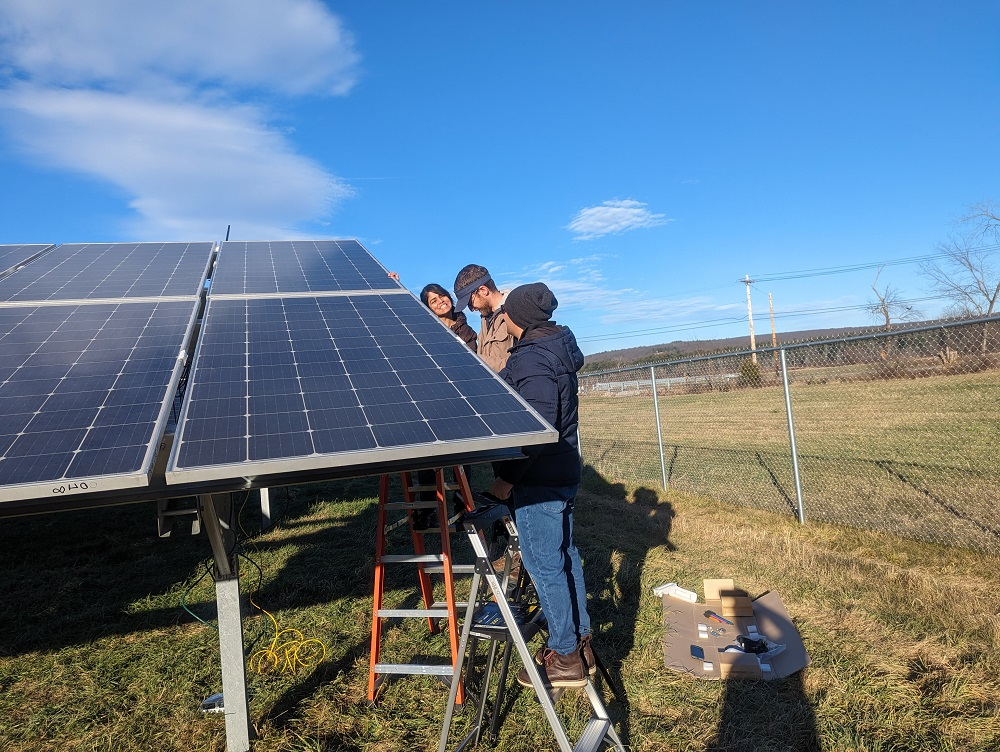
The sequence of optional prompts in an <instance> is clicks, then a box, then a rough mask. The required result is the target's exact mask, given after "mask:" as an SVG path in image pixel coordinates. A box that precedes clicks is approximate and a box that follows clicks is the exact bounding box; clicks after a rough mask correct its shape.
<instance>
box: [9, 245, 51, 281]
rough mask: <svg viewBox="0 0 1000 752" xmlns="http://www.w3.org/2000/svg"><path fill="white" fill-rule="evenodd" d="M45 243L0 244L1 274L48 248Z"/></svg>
mask: <svg viewBox="0 0 1000 752" xmlns="http://www.w3.org/2000/svg"><path fill="white" fill-rule="evenodd" d="M51 247H52V246H50V245H45V244H26V243H22V244H20V245H0V275H3V274H7V273H8V272H10V271H12V270H13V269H14V267H16V266H17V265H18V264H23V263H24V262H25V261H27V260H28V259H30V258H32V257H33V256H37V255H38V254H39V253H41V252H42V251H44V250H45V249H46V248H51Z"/></svg>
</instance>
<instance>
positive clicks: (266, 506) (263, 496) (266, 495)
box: [260, 488, 271, 530]
mask: <svg viewBox="0 0 1000 752" xmlns="http://www.w3.org/2000/svg"><path fill="white" fill-rule="evenodd" d="M269 527H271V492H270V489H267V488H262V489H260V529H261V530H267V529H268V528H269Z"/></svg>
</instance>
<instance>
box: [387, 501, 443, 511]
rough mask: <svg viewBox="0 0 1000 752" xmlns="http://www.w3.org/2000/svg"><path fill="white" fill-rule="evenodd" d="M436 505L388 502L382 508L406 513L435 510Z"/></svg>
mask: <svg viewBox="0 0 1000 752" xmlns="http://www.w3.org/2000/svg"><path fill="white" fill-rule="evenodd" d="M437 505H438V503H437V502H436V501H413V502H405V501H390V502H388V503H386V504H384V505H383V506H384V507H385V508H386V509H391V510H400V511H403V512H405V511H407V510H410V509H437Z"/></svg>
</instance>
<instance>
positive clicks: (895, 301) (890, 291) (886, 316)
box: [866, 266, 923, 331]
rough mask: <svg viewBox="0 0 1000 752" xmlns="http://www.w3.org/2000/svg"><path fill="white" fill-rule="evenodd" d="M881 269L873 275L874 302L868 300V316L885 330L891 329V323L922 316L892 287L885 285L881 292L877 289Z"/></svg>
mask: <svg viewBox="0 0 1000 752" xmlns="http://www.w3.org/2000/svg"><path fill="white" fill-rule="evenodd" d="M882 269H883V267H881V266H880V267H879V268H878V272H877V273H876V274H875V281H874V282H872V292H873V293H875V300H871V299H869V300H868V308H867V309H866V311H867V313H868V315H869V316H871V317H872V318H873V319H875V320H876V321H881V322H884V324H885V330H886V331H889V330H891V329H892V322H893V321H896V322H897V323H898V322H901V321H915V320H917V319H919V318H920V317H921V316H922V315H923V314H922V313H921V312H920V310H919V309H917V308H914V307H913V306H912V305H910V304H909V303H908V302H907V301H906V300H904V299H903V296H902V295H901V294H900V292H899V290H897V289H896V288H895V287H893V286H892V285H889V284H887V285H886V286H885V287H883V288H882V289H881V290H880V289H879V287H878V278H879V276H881V274H882Z"/></svg>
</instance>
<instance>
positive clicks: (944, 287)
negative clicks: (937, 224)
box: [921, 201, 1000, 316]
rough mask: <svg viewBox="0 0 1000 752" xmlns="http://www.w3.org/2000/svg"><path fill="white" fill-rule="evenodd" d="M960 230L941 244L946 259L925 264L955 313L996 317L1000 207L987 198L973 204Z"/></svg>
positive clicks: (999, 284) (926, 272)
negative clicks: (994, 314)
mask: <svg viewBox="0 0 1000 752" xmlns="http://www.w3.org/2000/svg"><path fill="white" fill-rule="evenodd" d="M958 225H959V228H958V231H957V232H956V233H955V234H953V235H951V236H950V237H949V239H948V240H947V241H945V242H943V243H939V244H938V251H940V253H941V254H942V256H943V258H942V259H941V260H940V261H933V262H930V263H926V264H923V265H922V267H921V271H922V272H923V274H924V275H925V276H927V277H929V278H930V280H931V283H932V285H933V287H934V289H935V291H936V292H937V293H938V294H940V295H942V296H944V297H946V298H948V299H949V300H950V301H951V305H950V306H949V307H948V309H947V312H948V313H949V314H950V315H954V316H992V315H993V313H994V312H995V311H996V310H997V303H998V302H1000V268H998V266H997V264H996V261H997V259H998V257H1000V206H998V205H997V204H996V203H994V202H993V201H984V202H982V203H979V204H974V205H973V206H970V207H969V214H968V215H967V216H965V217H963V218H962V219H960V220H958Z"/></svg>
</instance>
